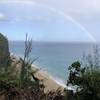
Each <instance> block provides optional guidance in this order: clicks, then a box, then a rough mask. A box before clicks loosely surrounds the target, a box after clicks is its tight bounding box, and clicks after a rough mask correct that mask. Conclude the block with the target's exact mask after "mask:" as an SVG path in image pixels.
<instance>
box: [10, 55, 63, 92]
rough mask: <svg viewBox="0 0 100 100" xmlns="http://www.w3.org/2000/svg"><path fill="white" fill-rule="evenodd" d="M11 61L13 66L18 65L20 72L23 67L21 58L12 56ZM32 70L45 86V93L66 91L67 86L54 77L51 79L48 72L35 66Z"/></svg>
mask: <svg viewBox="0 0 100 100" xmlns="http://www.w3.org/2000/svg"><path fill="white" fill-rule="evenodd" d="M11 59H12V60H13V63H12V64H15V63H16V64H17V65H16V69H17V72H19V71H20V66H21V63H19V62H20V58H19V57H18V56H15V55H11ZM32 70H33V71H36V73H35V77H36V78H37V79H39V80H40V82H42V84H43V85H44V86H45V89H44V92H49V91H56V90H61V91H63V90H64V88H65V86H64V85H63V84H61V83H60V82H58V81H57V80H55V79H53V77H51V75H49V74H48V73H47V72H46V71H44V70H42V69H39V67H38V66H36V65H34V64H33V65H32Z"/></svg>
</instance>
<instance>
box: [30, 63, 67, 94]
mask: <svg viewBox="0 0 100 100" xmlns="http://www.w3.org/2000/svg"><path fill="white" fill-rule="evenodd" d="M32 70H38V71H37V72H36V73H35V77H36V78H38V79H39V80H40V81H42V83H43V84H44V86H45V92H49V91H57V90H61V91H64V89H65V88H66V86H65V85H64V84H62V83H60V82H59V81H57V79H55V78H53V76H52V75H50V74H48V72H47V71H44V70H42V69H39V67H38V66H36V65H34V64H33V65H32Z"/></svg>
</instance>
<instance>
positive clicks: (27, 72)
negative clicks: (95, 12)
mask: <svg viewBox="0 0 100 100" xmlns="http://www.w3.org/2000/svg"><path fill="white" fill-rule="evenodd" d="M31 50H32V40H31V39H28V35H27V34H26V40H25V51H24V57H23V58H20V59H19V60H18V61H17V58H12V57H10V54H9V46H8V40H7V38H6V37H4V36H3V35H2V34H0V99H1V97H2V98H3V99H2V100H100V64H99V62H100V61H99V50H98V47H97V46H96V47H95V49H94V53H93V54H92V55H88V56H84V59H83V62H82V63H80V62H79V61H76V62H74V63H72V65H71V66H70V67H69V68H68V70H69V72H70V73H69V78H68V81H67V86H68V85H70V84H71V85H73V86H77V90H76V93H75V94H74V93H73V91H70V90H65V92H64V93H62V92H61V91H60V90H57V91H56V92H52V91H51V92H48V93H44V88H45V87H44V85H43V84H40V81H39V80H38V79H37V78H36V77H35V75H34V74H35V73H36V71H37V70H36V71H33V70H32V64H33V63H34V61H36V60H37V59H38V58H35V59H33V60H32V59H31V58H30V54H31ZM18 65H20V66H19V67H18ZM18 69H19V71H18ZM62 94H63V95H62Z"/></svg>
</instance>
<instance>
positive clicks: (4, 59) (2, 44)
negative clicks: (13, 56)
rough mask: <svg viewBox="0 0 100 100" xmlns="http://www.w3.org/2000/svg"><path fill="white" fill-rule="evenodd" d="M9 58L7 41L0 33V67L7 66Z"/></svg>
mask: <svg viewBox="0 0 100 100" xmlns="http://www.w3.org/2000/svg"><path fill="white" fill-rule="evenodd" d="M9 58H10V53H9V45H8V40H7V38H6V37H5V36H3V35H2V34H1V33H0V67H4V66H6V65H7V64H8V61H9Z"/></svg>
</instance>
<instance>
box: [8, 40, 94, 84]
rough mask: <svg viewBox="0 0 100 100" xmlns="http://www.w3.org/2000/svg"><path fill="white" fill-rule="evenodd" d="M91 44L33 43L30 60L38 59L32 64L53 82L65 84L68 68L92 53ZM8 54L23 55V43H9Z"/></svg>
mask: <svg viewBox="0 0 100 100" xmlns="http://www.w3.org/2000/svg"><path fill="white" fill-rule="evenodd" d="M93 46H94V44H92V43H53V42H51V43H50V42H33V44H32V52H31V58H32V59H34V58H37V57H39V58H38V59H37V60H36V61H35V62H34V64H35V65H37V66H38V67H39V68H41V69H43V70H45V71H47V72H48V73H49V74H50V75H51V76H52V77H53V78H54V79H55V80H58V81H59V82H63V83H64V84H66V80H67V78H68V73H69V71H68V67H69V66H70V65H71V64H72V63H73V62H74V61H77V60H79V61H81V60H82V58H83V54H84V53H85V54H86V55H88V54H90V53H92V52H93ZM9 47H10V52H11V53H13V54H15V55H17V56H21V57H22V56H23V55H24V42H20V41H13V42H11V41H10V42H9Z"/></svg>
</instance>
